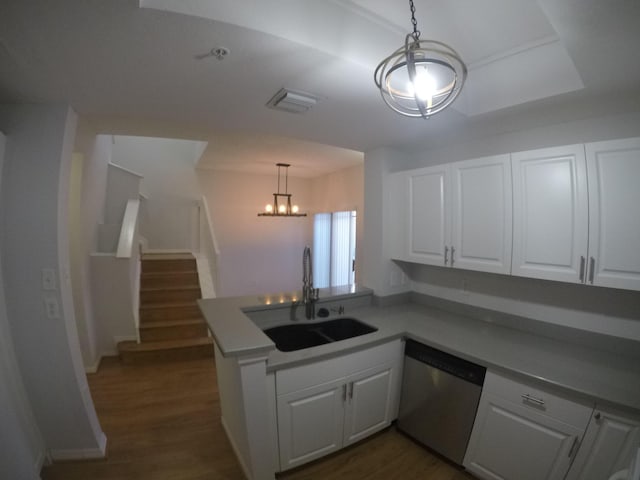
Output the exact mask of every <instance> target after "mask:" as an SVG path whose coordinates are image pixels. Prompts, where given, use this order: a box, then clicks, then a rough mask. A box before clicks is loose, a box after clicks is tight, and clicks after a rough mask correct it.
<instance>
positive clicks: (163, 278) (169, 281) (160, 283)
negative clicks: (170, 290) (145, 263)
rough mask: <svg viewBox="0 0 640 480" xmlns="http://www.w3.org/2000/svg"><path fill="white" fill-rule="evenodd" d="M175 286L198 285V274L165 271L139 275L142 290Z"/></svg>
mask: <svg viewBox="0 0 640 480" xmlns="http://www.w3.org/2000/svg"><path fill="white" fill-rule="evenodd" d="M175 285H199V278H198V272H195V271H194V272H180V271H178V272H174V271H167V272H151V273H143V274H142V275H140V286H141V287H142V288H143V289H147V288H156V287H171V286H175Z"/></svg>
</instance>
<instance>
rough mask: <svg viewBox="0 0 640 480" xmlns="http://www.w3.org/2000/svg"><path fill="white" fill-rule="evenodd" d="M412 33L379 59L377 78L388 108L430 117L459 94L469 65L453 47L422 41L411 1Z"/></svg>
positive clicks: (406, 114)
mask: <svg viewBox="0 0 640 480" xmlns="http://www.w3.org/2000/svg"><path fill="white" fill-rule="evenodd" d="M409 5H410V7H411V23H412V24H413V33H409V34H407V36H406V38H405V41H404V46H402V47H400V48H399V49H398V50H396V51H395V52H393V53H392V54H391V55H389V56H388V57H387V58H385V59H384V60H382V62H380V65H378V67H377V68H376V71H375V73H374V80H375V82H376V85H377V87H378V88H379V89H380V94H381V95H382V99H383V100H384V101H385V103H386V104H387V105H389V107H391V108H392V109H393V110H395V111H396V112H398V113H399V114H401V115H405V116H407V117H422V118H429V117H430V116H431V115H435V114H436V113H438V112H441V111H442V110H444V109H445V108H447V107H448V106H449V105H451V103H453V101H454V100H455V99H456V98H457V97H458V95H459V94H460V91H461V90H462V85H464V81H465V79H466V78H467V67H466V66H465V64H464V62H463V61H462V59H461V58H460V55H458V53H457V52H456V51H455V50H454V49H453V48H451V47H450V46H448V45H446V44H444V43H441V42H437V41H435V40H420V30H418V22H417V21H416V17H415V13H416V7H415V6H414V5H413V0H409Z"/></svg>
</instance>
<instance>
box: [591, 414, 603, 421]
mask: <svg viewBox="0 0 640 480" xmlns="http://www.w3.org/2000/svg"><path fill="white" fill-rule="evenodd" d="M593 418H595V419H596V420H600V419H601V418H602V415H601V414H600V412H596V414H595V415H594V416H593Z"/></svg>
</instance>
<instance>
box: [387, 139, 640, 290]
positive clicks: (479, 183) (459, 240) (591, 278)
mask: <svg viewBox="0 0 640 480" xmlns="http://www.w3.org/2000/svg"><path fill="white" fill-rule="evenodd" d="M638 179H640V138H631V139H624V140H613V141H607V142H597V143H589V144H586V145H582V144H581V145H568V146H562V147H553V148H545V149H540V150H532V151H527V152H518V153H513V154H511V155H497V156H494V157H486V158H477V159H472V160H466V161H462V162H455V163H450V164H445V165H437V166H434V167H426V168H420V169H417V170H410V171H405V172H399V173H394V174H392V175H390V176H389V177H388V178H387V179H386V184H385V190H386V197H385V205H384V212H383V215H384V218H385V227H386V230H385V235H388V237H389V238H388V239H387V240H385V241H386V242H388V244H389V245H390V255H391V258H393V259H396V260H404V261H408V262H415V263H423V264H428V265H437V266H442V267H455V268H463V269H467V270H478V271H482V272H491V273H503V274H512V275H518V276H521V277H530V278H540V279H546V280H556V281H560V282H571V283H583V284H591V285H599V286H603V287H613V288H624V289H629V290H640V214H639V213H638V212H637V209H638V206H640V187H638Z"/></svg>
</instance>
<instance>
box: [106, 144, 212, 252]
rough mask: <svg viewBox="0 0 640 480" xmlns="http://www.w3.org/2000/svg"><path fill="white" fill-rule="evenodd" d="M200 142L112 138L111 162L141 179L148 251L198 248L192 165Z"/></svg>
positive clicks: (196, 189) (198, 195) (199, 151)
mask: <svg viewBox="0 0 640 480" xmlns="http://www.w3.org/2000/svg"><path fill="white" fill-rule="evenodd" d="M202 149H203V142H197V141H191V140H175V139H166V138H150V137H126V136H116V137H114V145H113V152H112V162H113V163H115V164H117V165H120V166H122V167H124V168H127V169H129V170H132V171H134V172H137V173H139V174H141V175H142V177H143V179H142V183H141V191H142V193H143V194H145V195H146V196H148V197H149V200H148V202H147V216H148V217H147V218H148V224H147V230H146V232H144V235H145V237H146V239H147V241H148V246H149V248H150V249H187V250H191V249H194V248H197V245H194V236H195V239H196V243H197V234H198V231H197V219H198V216H197V213H198V210H197V203H198V201H199V200H200V198H201V193H200V189H199V185H198V180H197V176H196V172H195V164H196V162H197V160H198V158H199V157H200V155H201V154H202Z"/></svg>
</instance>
